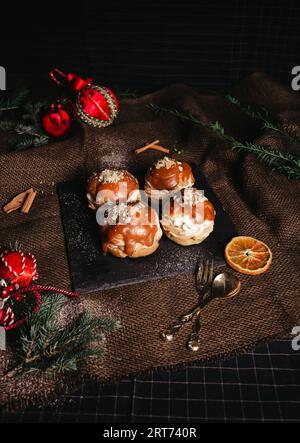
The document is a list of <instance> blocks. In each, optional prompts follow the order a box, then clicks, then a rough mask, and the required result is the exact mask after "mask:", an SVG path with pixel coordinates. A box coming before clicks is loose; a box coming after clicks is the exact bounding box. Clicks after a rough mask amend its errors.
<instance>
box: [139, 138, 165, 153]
mask: <svg viewBox="0 0 300 443" xmlns="http://www.w3.org/2000/svg"><path fill="white" fill-rule="evenodd" d="M158 143H159V140H155V141H154V142H152V143H149V144H148V145H146V146H143V147H142V148H137V149H135V153H136V154H141V153H142V152H144V151H147V149H149V148H151V147H152V146H154V145H157V144H158Z"/></svg>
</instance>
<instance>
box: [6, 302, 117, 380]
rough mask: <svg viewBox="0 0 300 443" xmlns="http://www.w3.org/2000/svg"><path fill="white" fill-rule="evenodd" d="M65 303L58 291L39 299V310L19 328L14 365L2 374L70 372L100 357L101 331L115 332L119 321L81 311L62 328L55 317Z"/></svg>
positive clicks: (102, 343) (102, 340) (101, 352)
mask: <svg viewBox="0 0 300 443" xmlns="http://www.w3.org/2000/svg"><path fill="white" fill-rule="evenodd" d="M69 303H74V302H69ZM65 304H66V299H65V297H64V296H62V295H60V294H57V295H54V296H49V297H45V298H44V299H43V302H42V305H41V308H40V310H39V311H38V312H37V313H35V314H32V315H31V316H30V318H29V321H28V323H27V324H26V325H25V326H23V327H22V328H21V330H20V337H19V340H18V341H17V348H16V356H17V364H16V366H15V367H14V368H11V369H10V370H9V371H8V372H7V373H6V377H8V378H12V377H15V376H22V375H25V374H28V373H31V372H36V371H46V372H49V373H67V372H74V371H77V370H78V369H79V368H80V367H81V366H82V365H83V364H84V363H86V362H87V361H88V360H89V359H91V358H98V359H101V358H102V357H103V355H104V353H105V334H106V333H109V332H114V331H116V330H117V329H118V328H119V327H120V324H119V322H117V321H115V320H113V319H111V318H100V319H98V318H94V317H92V316H91V315H90V314H88V313H87V312H83V313H81V314H80V315H79V316H78V318H77V319H76V320H74V321H73V322H71V324H70V325H69V326H67V327H65V328H63V327H60V326H58V324H57V318H58V316H59V313H60V311H61V309H62V308H63V307H64V306H65Z"/></svg>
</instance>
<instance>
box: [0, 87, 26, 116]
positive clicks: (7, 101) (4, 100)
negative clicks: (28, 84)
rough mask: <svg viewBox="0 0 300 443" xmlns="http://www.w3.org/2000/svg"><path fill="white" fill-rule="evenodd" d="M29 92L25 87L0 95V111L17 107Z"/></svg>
mask: <svg viewBox="0 0 300 443" xmlns="http://www.w3.org/2000/svg"><path fill="white" fill-rule="evenodd" d="M29 94H30V91H28V90H27V89H23V90H20V91H16V92H13V93H10V94H5V95H4V96H2V97H0V111H1V112H4V111H11V110H16V109H19V108H20V107H21V106H22V105H23V103H24V102H25V100H26V99H27V97H28V96H29Z"/></svg>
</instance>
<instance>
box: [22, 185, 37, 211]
mask: <svg viewBox="0 0 300 443" xmlns="http://www.w3.org/2000/svg"><path fill="white" fill-rule="evenodd" d="M36 195H37V192H36V191H33V190H32V191H31V192H29V194H28V195H27V197H26V200H25V202H24V204H23V206H22V208H21V212H22V214H28V213H29V211H30V209H31V207H32V205H33V202H34V200H35V197H36Z"/></svg>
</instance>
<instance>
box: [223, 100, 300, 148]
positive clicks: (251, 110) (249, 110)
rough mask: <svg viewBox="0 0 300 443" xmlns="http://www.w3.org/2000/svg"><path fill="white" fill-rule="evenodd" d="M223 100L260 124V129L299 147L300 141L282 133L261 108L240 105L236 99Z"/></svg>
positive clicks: (268, 113)
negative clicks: (271, 132)
mask: <svg viewBox="0 0 300 443" xmlns="http://www.w3.org/2000/svg"><path fill="white" fill-rule="evenodd" d="M225 98H226V99H227V100H228V101H229V102H230V103H231V104H233V105H235V106H237V107H238V108H239V109H240V110H241V111H242V112H243V113H244V114H246V115H248V116H249V117H252V118H254V119H256V120H260V121H261V122H262V129H269V130H271V131H274V132H277V133H278V134H280V135H281V136H282V137H284V138H286V139H287V140H288V141H289V142H290V143H291V144H292V145H294V146H297V147H300V140H298V139H297V138H296V137H294V136H293V135H291V134H289V133H288V132H286V131H284V130H283V129H282V128H281V127H279V126H278V125H277V124H276V123H275V122H274V121H272V118H271V115H270V112H269V111H268V110H267V109H266V108H265V107H263V106H261V107H260V108H255V107H254V106H251V105H247V104H243V103H241V102H240V101H239V100H238V99H237V98H236V97H233V96H232V95H226V96H225Z"/></svg>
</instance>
